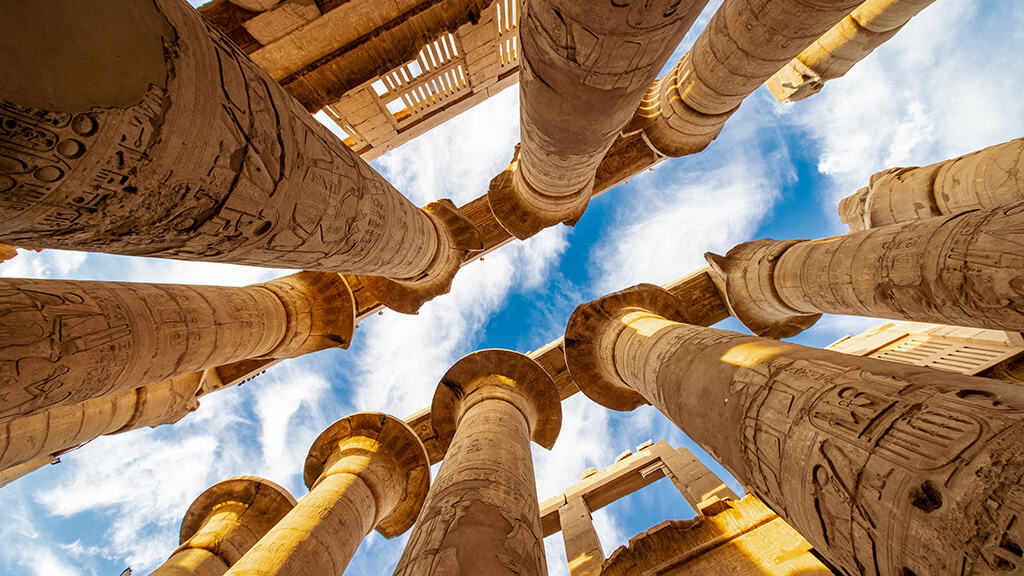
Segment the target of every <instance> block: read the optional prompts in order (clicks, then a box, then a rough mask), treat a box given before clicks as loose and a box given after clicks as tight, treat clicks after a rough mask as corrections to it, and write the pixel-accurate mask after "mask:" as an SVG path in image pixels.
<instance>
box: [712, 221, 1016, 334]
mask: <svg viewBox="0 0 1024 576" xmlns="http://www.w3.org/2000/svg"><path fill="white" fill-rule="evenodd" d="M1022 226H1024V202H1021V203H1018V204H1011V205H1009V206H1005V207H1003V208H999V209H995V210H986V211H974V212H967V213H964V214H960V215H954V216H940V217H936V218H929V219H926V220H914V221H910V222H905V223H903V224H894V225H891V226H883V227H881V228H873V229H871V230H864V231H862V232H851V233H849V234H845V235H842V236H833V237H831V238H823V239H821V240H790V241H776V240H768V239H764V240H756V241H754V242H746V243H744V244H740V245H738V246H736V247H735V248H733V249H732V250H730V251H729V252H728V253H727V254H726V255H725V256H724V257H722V256H717V255H714V254H708V255H707V257H708V261H709V262H711V263H712V264H713V266H714V267H715V268H716V275H718V276H719V277H720V278H721V279H722V281H723V282H724V285H725V293H726V296H727V298H728V302H729V305H730V307H731V309H732V310H733V311H734V313H735V314H734V315H735V316H736V317H737V318H739V320H740V321H741V322H743V323H744V325H746V326H747V327H748V328H750V330H751V331H752V332H754V333H755V334H759V335H762V336H770V337H773V338H782V337H786V336H792V335H794V334H797V333H799V332H800V331H801V330H803V329H805V328H807V327H808V326H810V325H811V324H813V323H814V322H815V321H816V320H817V319H818V317H820V315H821V314H822V313H830V314H848V315H854V316H869V317H875V318H893V319H896V320H911V321H917V322H934V323H938V324H949V325H953V326H972V327H976V328H989V329H994V330H1007V331H1013V332H1022V331H1024V304H1022V303H1021V302H1022V301H1021V298H1020V293H1021V286H1022V285H1024V275H1022V272H1021V270H1022V265H1021V262H1022V261H1024V251H1022V249H1021V244H1020V242H1019V241H1018V240H1017V234H1018V233H1017V230H1019V229H1020V228H1021V227H1022Z"/></svg>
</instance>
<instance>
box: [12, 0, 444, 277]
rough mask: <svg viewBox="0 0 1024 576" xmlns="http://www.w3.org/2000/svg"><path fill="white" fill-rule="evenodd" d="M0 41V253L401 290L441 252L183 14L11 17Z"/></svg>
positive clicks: (89, 9)
mask: <svg viewBox="0 0 1024 576" xmlns="http://www.w3.org/2000/svg"><path fill="white" fill-rule="evenodd" d="M125 22H131V23H132V25H131V26H125V25H124V23H125ZM47 30H60V31H61V33H60V34H57V35H54V34H47V33H46V31H47ZM0 37H3V38H5V39H6V42H5V44H4V49H3V50H0V55H2V56H0V58H2V64H0V66H2V67H3V68H4V69H6V70H12V71H17V72H18V73H17V74H4V75H2V77H0V94H3V99H2V101H0V157H2V159H3V162H2V163H0V241H3V242H5V243H9V244H16V245H25V246H30V247H34V248H39V247H44V248H45V247H56V248H65V249H77V250H88V251H98V252H111V253H119V254H130V255H140V256H157V257H169V258H181V259H188V260H208V261H219V262H233V263H238V264H251V265H256V266H273V267H293V268H301V269H306V270H322V271H329V272H351V273H361V274H374V275H382V276H388V277H392V278H398V279H412V278H416V277H419V276H420V275H422V274H423V273H424V272H425V271H426V270H427V269H428V268H429V267H430V265H431V262H433V261H434V260H435V259H436V258H437V257H438V255H439V254H443V253H444V251H445V250H446V248H447V247H446V246H445V242H444V240H442V239H441V237H440V232H439V231H438V228H437V227H436V226H435V225H434V223H433V221H432V220H431V218H430V217H429V216H428V215H427V214H426V213H424V212H423V211H421V210H420V209H419V208H417V207H415V206H414V205H412V204H411V203H410V202H409V201H408V200H406V199H405V198H404V197H403V196H402V195H401V194H400V193H399V192H398V191H397V190H395V189H394V188H393V187H392V186H391V185H390V184H388V182H387V181H386V180H384V179H383V177H381V176H380V175H379V174H377V173H376V172H374V171H373V170H372V169H371V168H370V167H369V166H368V165H367V164H366V163H365V162H363V161H362V160H360V159H359V158H358V157H357V156H356V155H355V154H354V153H353V152H352V151H350V150H349V149H348V148H347V147H346V146H344V144H342V143H341V142H340V141H339V140H338V138H337V137H335V136H334V135H333V134H331V133H330V132H329V131H328V130H327V129H326V128H324V127H323V126H321V125H320V124H319V123H318V122H317V121H316V120H315V119H313V118H312V117H311V116H310V115H309V113H308V112H306V111H305V110H304V109H303V108H302V107H301V106H299V105H298V103H297V102H295V100H294V99H293V98H291V97H290V96H288V95H287V94H286V93H285V92H284V91H283V90H282V89H281V87H280V86H279V85H278V84H277V83H276V82H274V81H273V80H272V79H271V78H270V77H269V76H268V75H267V74H266V73H265V72H264V71H263V70H261V69H260V68H259V67H258V66H257V65H255V64H254V63H252V62H251V61H250V60H249V59H248V58H247V57H246V56H245V54H243V53H241V52H240V51H239V50H238V49H237V48H235V47H234V46H233V45H232V44H231V43H230V42H229V41H227V39H225V38H224V37H223V36H222V35H220V34H219V33H218V32H216V31H215V30H213V29H212V28H211V27H210V25H209V24H208V23H206V21H204V20H203V18H202V17H200V16H199V15H198V14H197V13H196V12H195V11H194V10H193V9H192V8H190V7H189V6H188V5H187V4H185V3H184V2H180V1H179V0H155V1H146V2H137V1H133V0H118V1H114V2H102V3H99V4H97V3H95V2H89V1H87V0H75V1H69V2H62V3H61V4H60V5H56V4H42V5H36V4H28V3H20V4H19V3H14V4H12V5H11V6H8V7H6V9H5V18H4V19H3V22H2V23H0Z"/></svg>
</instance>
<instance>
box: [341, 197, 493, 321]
mask: <svg viewBox="0 0 1024 576" xmlns="http://www.w3.org/2000/svg"><path fill="white" fill-rule="evenodd" d="M423 211H424V212H425V213H426V214H427V216H429V217H430V220H431V222H433V223H434V227H435V228H437V232H438V234H437V236H438V239H439V242H438V248H437V254H435V255H434V260H433V261H432V262H431V263H430V266H429V267H428V268H427V270H426V271H425V272H424V273H423V274H421V275H420V276H418V277H416V278H408V279H396V278H385V277H383V276H362V277H361V279H362V282H363V285H364V286H366V289H367V290H368V291H369V292H370V294H373V297H374V298H376V299H377V301H378V302H380V303H381V304H383V305H385V306H387V307H388V308H390V309H392V310H394V311H395V312H401V313H402V314H415V313H416V312H417V311H419V309H420V307H421V306H423V304H425V303H426V302H428V301H430V300H432V299H434V298H436V297H438V296H440V295H442V294H447V293H448V291H449V290H451V287H452V280H454V279H455V274H456V273H458V271H459V268H460V267H462V264H463V262H464V261H465V260H466V257H467V255H468V254H469V253H470V252H477V251H480V250H483V249H484V243H483V239H482V238H481V236H480V231H479V230H477V228H476V225H475V224H473V221H472V220H470V219H469V217H467V216H466V215H465V214H464V213H463V212H462V211H461V210H459V209H458V207H456V206H455V203H454V202H452V201H451V200H449V199H448V198H442V199H440V200H437V201H435V202H431V203H430V204H427V205H426V206H424V207H423Z"/></svg>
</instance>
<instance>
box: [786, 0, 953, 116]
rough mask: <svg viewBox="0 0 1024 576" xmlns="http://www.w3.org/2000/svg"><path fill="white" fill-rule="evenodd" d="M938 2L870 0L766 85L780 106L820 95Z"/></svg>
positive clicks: (928, 0)
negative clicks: (828, 86)
mask: <svg viewBox="0 0 1024 576" xmlns="http://www.w3.org/2000/svg"><path fill="white" fill-rule="evenodd" d="M934 1H935V0H867V1H866V2H864V3H863V4H861V5H860V6H857V7H856V8H854V9H853V12H851V13H850V14H849V15H848V16H847V17H846V18H843V20H842V21H840V22H839V23H838V24H836V25H835V26H833V27H832V28H831V29H830V30H829V31H828V32H825V33H824V34H822V36H821V38H818V40H817V41H816V42H814V44H811V45H810V46H808V47H807V48H806V49H805V50H804V51H803V52H801V53H800V54H799V55H798V56H797V57H796V58H794V59H793V60H791V61H790V62H789V64H787V65H786V66H785V67H784V68H782V69H781V70H779V71H778V72H776V73H775V75H774V76H772V77H771V78H770V79H769V80H768V82H766V84H767V86H768V89H769V90H771V93H772V95H773V96H775V99H776V100H778V101H779V102H795V101H798V100H803V99H804V98H807V97H809V96H811V95H813V94H817V93H818V92H820V91H821V89H822V88H823V87H824V85H825V82H827V81H829V80H834V79H836V78H839V77H841V76H843V75H844V74H846V73H847V72H849V71H850V69H851V68H853V66H854V65H855V64H857V62H860V61H861V60H863V59H864V58H865V57H867V55H868V54H871V52H872V51H874V49H875V48H878V47H879V46H881V45H882V44H883V43H885V42H887V41H888V40H889V39H890V38H892V37H893V36H895V35H896V33H897V32H899V31H900V29H901V28H902V27H903V25H904V24H906V23H907V22H908V21H910V19H911V18H913V17H914V16H916V15H917V14H918V13H919V12H920V11H921V10H924V9H925V8H927V7H928V6H930V5H931V4H932V2H934Z"/></svg>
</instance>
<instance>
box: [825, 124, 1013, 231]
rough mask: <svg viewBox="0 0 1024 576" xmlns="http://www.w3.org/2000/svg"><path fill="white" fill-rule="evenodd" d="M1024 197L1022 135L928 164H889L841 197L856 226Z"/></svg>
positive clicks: (846, 219)
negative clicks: (852, 192)
mask: <svg viewBox="0 0 1024 576" xmlns="http://www.w3.org/2000/svg"><path fill="white" fill-rule="evenodd" d="M1021 200H1024V138H1018V139H1016V140H1010V141H1009V142H1004V143H1002V144H996V145H995V146H989V147H988V148H984V149H982V150H978V151H977V152H972V153H970V154H966V155H964V156H960V157H959V158H953V159H952V160H945V161H943V162H936V163H935V164H929V165H928V166H921V167H910V168H890V169H888V170H883V171H881V172H877V173H875V174H874V175H872V176H871V183H870V184H868V185H867V186H865V187H864V188H861V189H860V190H858V191H857V193H856V194H853V195H851V196H847V197H846V198H843V199H842V200H841V201H840V202H839V217H840V219H842V221H843V223H844V224H846V225H847V226H849V227H850V231H852V232H856V231H859V230H865V229H867V228H877V227H879V226H887V225H889V224H897V223H900V222H909V221H911V220H920V219H923V218H931V217H933V216H941V215H944V214H959V213H961V212H967V211H969V210H979V209H982V210H984V209H992V208H998V207H1000V206H1005V205H1007V204H1013V203H1016V202H1020V201H1021Z"/></svg>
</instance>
